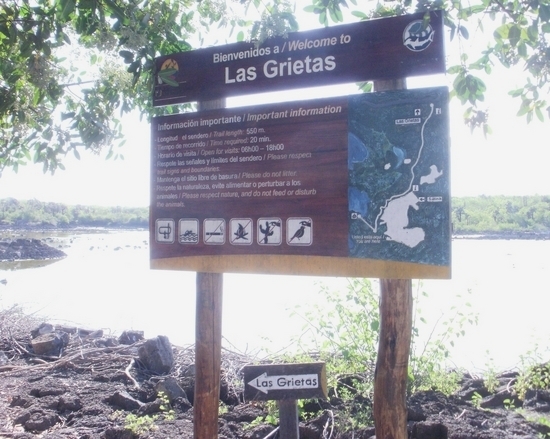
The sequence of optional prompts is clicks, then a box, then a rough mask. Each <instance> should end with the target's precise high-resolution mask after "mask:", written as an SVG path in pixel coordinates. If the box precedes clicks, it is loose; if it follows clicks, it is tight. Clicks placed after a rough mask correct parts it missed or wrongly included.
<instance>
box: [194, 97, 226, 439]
mask: <svg viewBox="0 0 550 439" xmlns="http://www.w3.org/2000/svg"><path fill="white" fill-rule="evenodd" d="M224 106H225V99H220V100H216V101H206V102H200V103H199V110H206V109H214V108H223V107H224ZM222 298H223V274H222V273H197V287H196V317H195V398H194V403H193V419H194V422H193V427H194V435H193V436H194V439H216V438H217V437H218V409H219V404H220V373H221V347H222V302H223V300H222Z"/></svg>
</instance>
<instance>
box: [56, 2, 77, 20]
mask: <svg viewBox="0 0 550 439" xmlns="http://www.w3.org/2000/svg"><path fill="white" fill-rule="evenodd" d="M59 5H60V6H61V17H62V18H63V20H64V21H67V20H68V19H69V17H70V16H71V14H72V13H73V12H74V10H75V1H74V0H60V1H59Z"/></svg>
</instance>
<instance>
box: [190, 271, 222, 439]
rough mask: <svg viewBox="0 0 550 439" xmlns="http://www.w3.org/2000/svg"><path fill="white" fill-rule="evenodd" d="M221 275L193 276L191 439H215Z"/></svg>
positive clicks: (217, 403) (220, 329)
mask: <svg viewBox="0 0 550 439" xmlns="http://www.w3.org/2000/svg"><path fill="white" fill-rule="evenodd" d="M222 293H223V274H219V273H197V304H196V307H197V316H196V335H195V374H196V376H195V399H194V403H193V410H194V412H193V415H194V439H216V438H217V437H218V406H219V398H220V372H221V340H222Z"/></svg>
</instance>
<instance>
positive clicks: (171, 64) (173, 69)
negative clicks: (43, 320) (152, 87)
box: [157, 58, 179, 84]
mask: <svg viewBox="0 0 550 439" xmlns="http://www.w3.org/2000/svg"><path fill="white" fill-rule="evenodd" d="M166 70H168V72H167V71H166ZM163 71H164V72H163ZM178 71H179V66H178V63H177V62H176V60H174V59H171V58H168V59H167V60H165V61H164V62H163V63H162V66H161V67H160V71H159V74H158V78H157V79H158V83H159V84H162V83H168V82H170V81H172V82H173V81H175V79H176V73H177V72H178ZM169 72H170V73H169Z"/></svg>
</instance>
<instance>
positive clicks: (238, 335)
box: [0, 231, 550, 372]
mask: <svg viewBox="0 0 550 439" xmlns="http://www.w3.org/2000/svg"><path fill="white" fill-rule="evenodd" d="M45 236H47V235H44V234H40V236H39V237H41V238H44V237H45ZM50 245H54V246H58V245H59V246H62V249H63V250H64V251H65V252H66V253H67V257H66V258H65V259H63V260H60V261H57V262H53V263H49V264H47V265H44V266H38V267H36V266H33V267H32V268H16V267H15V266H14V264H13V263H1V262H0V281H1V280H5V281H6V282H5V283H3V282H2V283H0V309H7V308H9V307H11V306H13V305H15V304H18V305H20V306H22V307H23V308H24V309H25V311H26V312H28V313H35V314H37V315H40V316H43V317H44V320H48V321H51V322H59V323H63V324H71V325H78V326H83V327H87V328H93V329H100V328H102V329H104V330H105V331H106V332H111V333H113V334H114V335H117V334H120V333H121V332H122V331H123V330H126V329H135V330H143V331H145V336H146V337H154V336H156V335H166V336H168V337H169V339H170V341H171V342H172V343H173V344H176V345H180V346H184V345H188V344H192V343H194V336H195V335H194V334H195V273H190V272H177V271H156V270H150V269H149V248H148V232H147V231H110V232H106V231H95V232H91V231H82V232H74V231H71V232H67V233H63V234H57V235H56V236H55V237H54V240H53V241H52V242H50ZM23 265H25V266H26V265H28V264H23ZM548 273H550V241H536V240H474V239H455V240H454V241H453V278H452V279H451V280H424V281H421V282H417V281H415V282H414V283H413V285H414V288H415V292H418V293H420V292H426V293H427V296H424V295H422V294H418V297H419V299H418V302H417V304H416V311H417V313H421V314H422V316H423V317H424V318H425V319H426V322H427V323H426V324H425V325H422V324H420V323H419V330H420V337H419V342H418V343H417V346H421V344H422V343H423V342H424V341H425V340H427V339H428V338H430V335H431V334H432V333H434V334H436V333H438V332H439V331H442V330H444V329H445V328H446V326H445V323H446V322H453V323H451V325H450V326H451V327H452V328H457V322H458V320H459V319H461V314H463V315H466V316H469V315H470V314H472V313H474V314H477V316H478V324H477V325H467V326H465V327H464V330H465V335H464V336H462V337H460V338H459V339H457V340H456V343H454V347H452V346H451V344H450V342H449V341H448V342H447V343H448V346H449V347H450V349H451V358H450V359H449V363H450V365H457V366H460V367H465V368H468V369H470V370H475V371H481V372H482V371H483V370H486V369H487V368H489V367H490V368H496V369H498V370H508V369H513V368H515V367H519V366H520V365H521V364H520V360H521V358H522V356H524V357H525V356H527V357H529V358H531V359H532V358H534V357H537V358H538V359H539V360H544V361H548V360H550V319H549V314H550V285H549V283H548V282H547V280H546V275H547V274H548ZM374 283H375V285H374V288H378V286H377V285H376V281H374ZM320 284H325V285H327V286H329V287H330V288H333V289H338V290H344V289H345V288H346V285H347V280H346V279H343V278H318V277H317V278H313V277H297V276H263V275H236V274H225V275H224V296H223V301H224V303H223V326H222V332H223V337H224V347H226V348H228V349H230V350H234V351H239V352H243V353H248V354H257V353H259V352H260V351H261V350H269V351H270V352H274V351H278V350H279V349H284V348H288V349H292V348H293V344H292V340H293V339H295V338H296V337H298V336H299V335H300V334H301V333H302V331H303V329H302V328H303V324H304V321H303V319H301V318H300V317H299V316H297V315H292V314H293V311H294V310H295V309H296V306H298V305H300V306H301V307H302V308H304V307H305V308H307V307H308V306H309V305H311V304H314V303H319V301H320V300H321V296H320V295H319V290H320ZM466 303H469V304H470V305H471V306H470V307H468V306H466V305H465V304H466ZM434 328H435V329H434Z"/></svg>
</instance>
